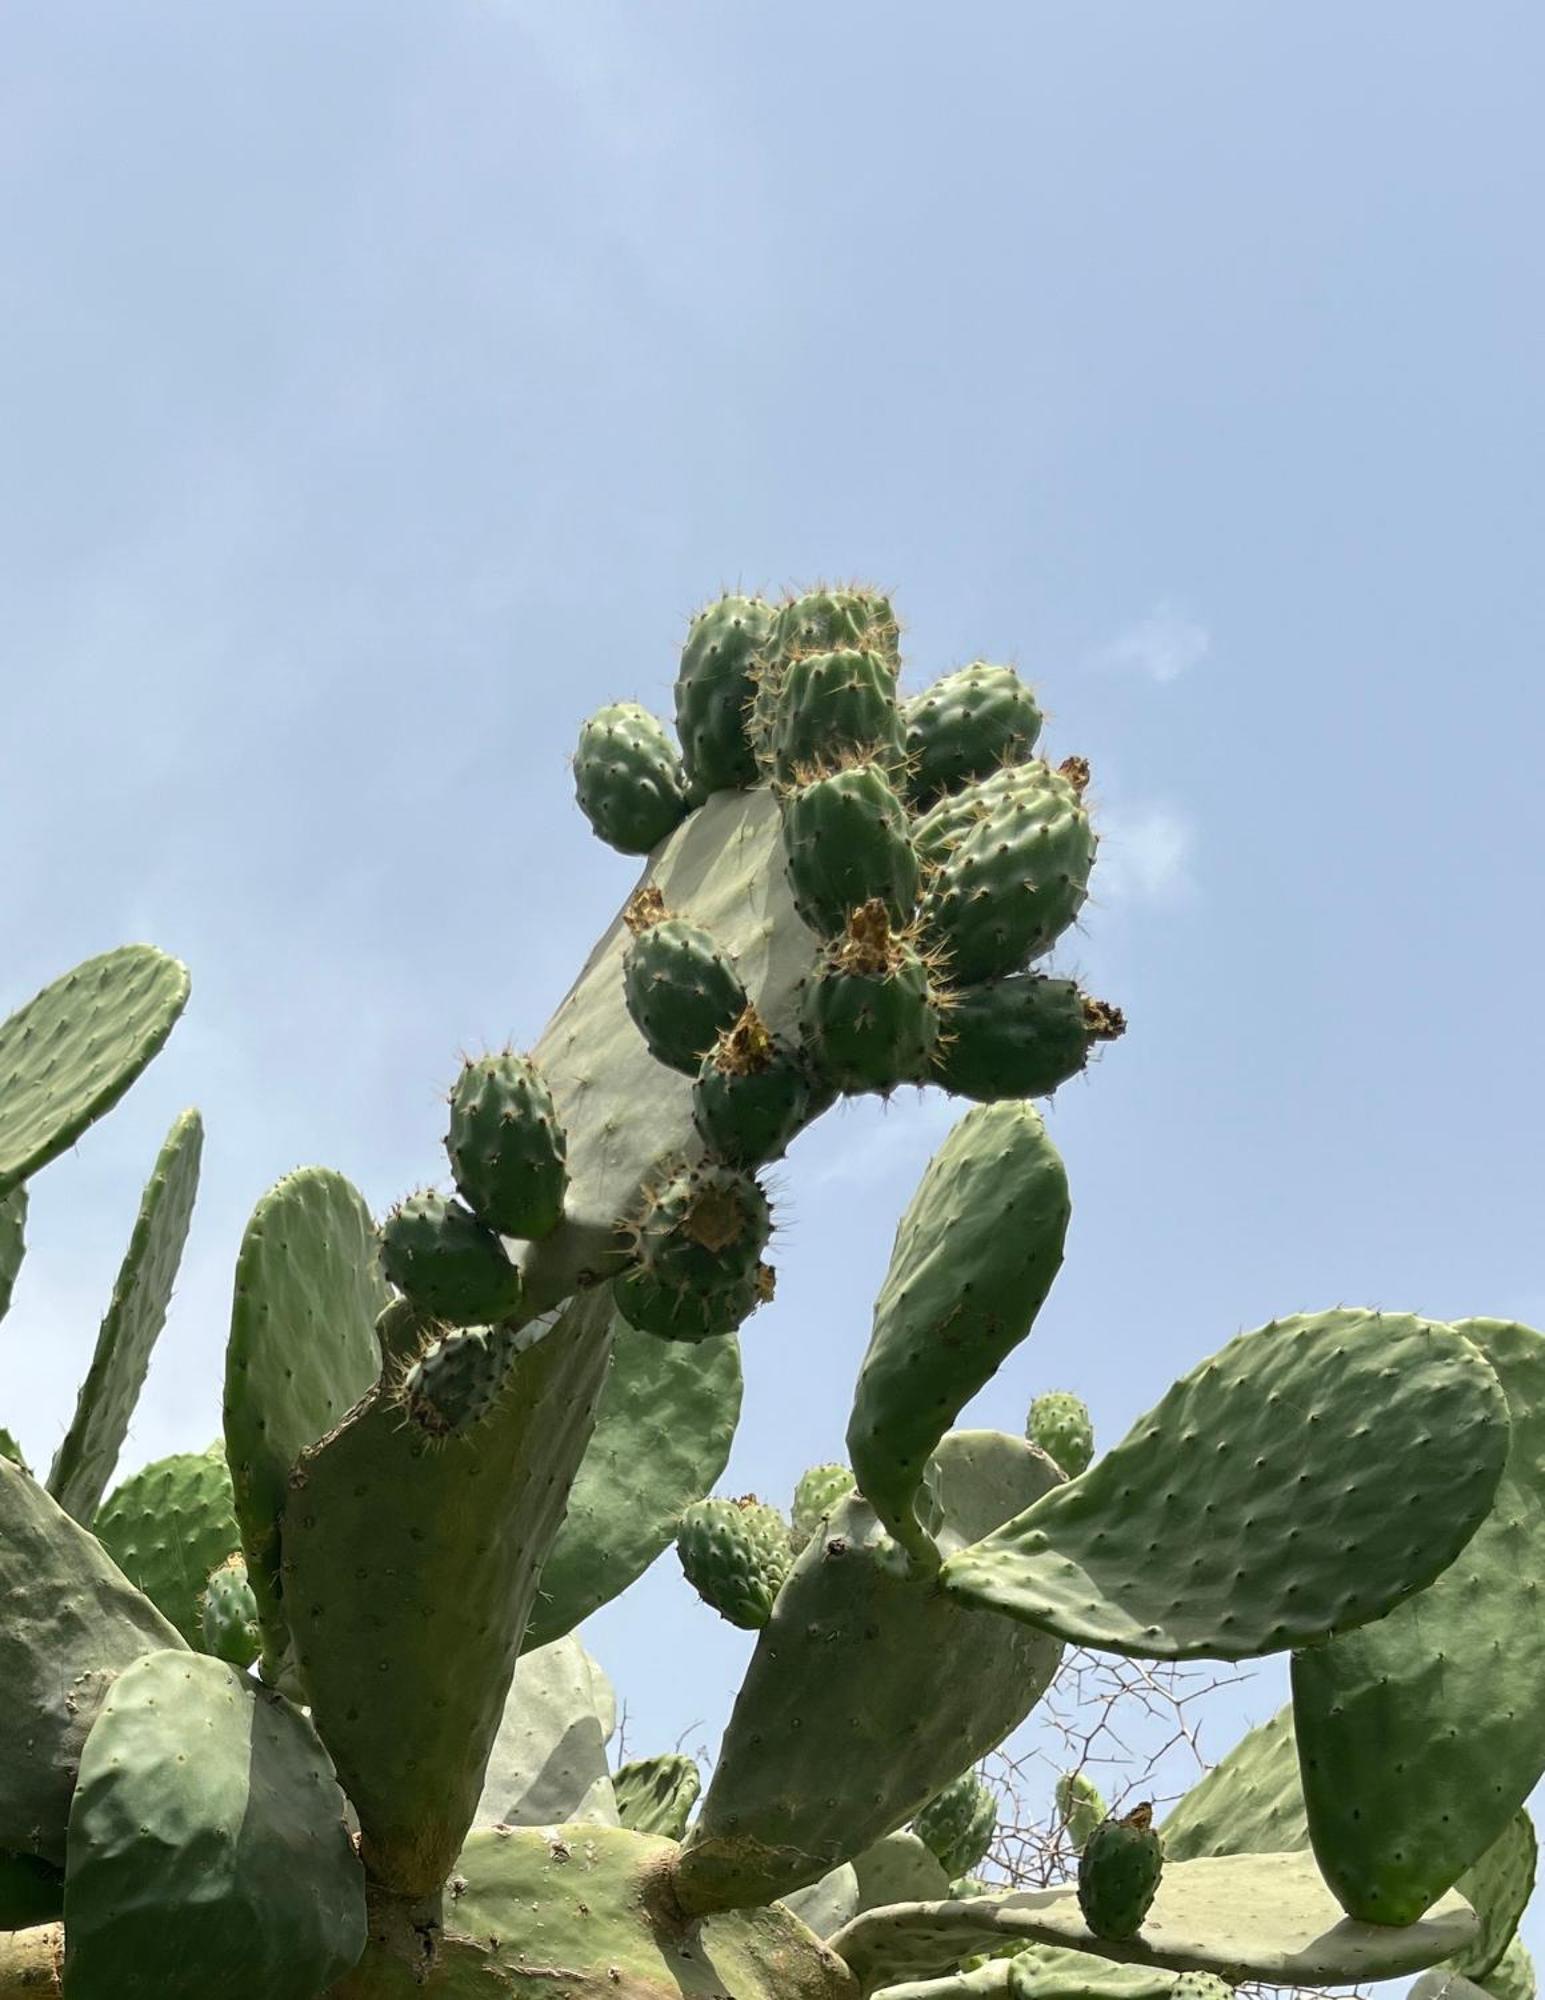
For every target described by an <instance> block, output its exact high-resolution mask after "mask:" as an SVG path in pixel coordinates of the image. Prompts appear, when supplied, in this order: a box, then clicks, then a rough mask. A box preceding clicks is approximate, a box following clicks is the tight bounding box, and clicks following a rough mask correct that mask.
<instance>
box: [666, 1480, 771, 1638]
mask: <svg viewBox="0 0 1545 2000" xmlns="http://www.w3.org/2000/svg"><path fill="white" fill-rule="evenodd" d="M676 1554H677V1555H678V1556H679V1557H680V1559H681V1567H682V1570H683V1572H684V1574H685V1576H686V1579H687V1581H688V1583H690V1584H691V1585H692V1588H693V1589H694V1590H695V1591H696V1592H697V1594H698V1596H699V1597H701V1598H702V1600H703V1602H704V1603H705V1604H708V1605H711V1606H712V1607H713V1609H714V1610H715V1611H717V1612H718V1614H719V1616H720V1617H721V1618H726V1619H728V1620H729V1622H730V1624H732V1625H738V1626H740V1627H741V1629H742V1630H743V1631H746V1632H755V1631H758V1630H760V1628H761V1627H762V1626H763V1625H765V1624H766V1623H767V1621H768V1619H769V1618H770V1617H771V1616H772V1608H773V1600H774V1598H775V1597H776V1596H777V1595H778V1592H779V1590H780V1588H781V1587H782V1584H783V1579H784V1578H785V1577H786V1576H787V1575H788V1573H789V1563H790V1552H789V1531H788V1525H787V1523H786V1522H785V1521H784V1519H783V1516H782V1515H781V1514H780V1513H779V1512H778V1510H777V1508H776V1507H769V1506H766V1505H765V1504H764V1503H763V1502H762V1501H760V1500H758V1499H757V1498H756V1496H755V1495H754V1494H750V1493H748V1494H745V1495H744V1496H743V1497H742V1498H741V1499H739V1500H699V1501H698V1502H697V1503H696V1505H695V1506H691V1507H689V1508H688V1509H687V1511H686V1512H685V1513H684V1514H683V1515H682V1517H681V1525H680V1527H679V1528H678V1529H677V1531H676Z"/></svg>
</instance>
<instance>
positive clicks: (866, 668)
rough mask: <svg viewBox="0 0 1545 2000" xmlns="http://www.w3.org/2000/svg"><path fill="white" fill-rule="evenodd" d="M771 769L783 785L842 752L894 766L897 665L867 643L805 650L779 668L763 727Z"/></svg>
mask: <svg viewBox="0 0 1545 2000" xmlns="http://www.w3.org/2000/svg"><path fill="white" fill-rule="evenodd" d="M768 753H769V760H770V763H771V768H772V775H773V777H774V778H775V779H776V780H777V781H778V782H779V783H780V784H784V785H792V784H794V783H796V782H797V781H798V777H799V773H800V771H801V770H802V769H806V768H808V767H809V766H811V765H814V764H818V763H820V762H821V761H822V760H823V759H826V760H830V759H832V758H836V757H840V756H841V755H843V754H844V753H847V754H849V755H854V756H859V757H871V758H874V759H875V760H877V761H878V762H879V763H882V764H886V765H890V766H893V767H895V768H898V769H899V768H900V766H901V764H902V762H903V758H904V750H903V745H902V730H901V712H900V710H899V709H898V707H897V706H896V670H895V668H894V667H893V666H892V664H891V662H890V661H889V660H887V659H885V658H884V657H883V656H882V655H881V654H879V653H875V652H870V651H867V650H853V651H848V650H844V651H842V652H836V653H805V654H801V655H799V656H798V657H797V658H795V659H792V660H790V661H789V662H788V664H787V665H786V666H785V667H783V668H782V670H781V673H780V675H779V680H778V692H777V700H776V704H775V706H774V708H773V712H772V720H771V725H770V728H769V730H768Z"/></svg>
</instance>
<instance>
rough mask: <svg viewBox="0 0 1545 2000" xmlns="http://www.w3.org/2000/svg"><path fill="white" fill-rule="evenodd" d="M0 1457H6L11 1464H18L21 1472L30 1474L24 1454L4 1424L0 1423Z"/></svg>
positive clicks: (30, 1469)
mask: <svg viewBox="0 0 1545 2000" xmlns="http://www.w3.org/2000/svg"><path fill="white" fill-rule="evenodd" d="M0 1458H8V1459H9V1460H10V1461H11V1463H12V1465H19V1466H20V1467H21V1469H22V1471H23V1472H25V1473H27V1474H28V1476H29V1477H30V1476H31V1471H32V1468H31V1467H30V1466H29V1465H28V1463H27V1460H26V1455H25V1454H24V1453H23V1451H22V1448H21V1446H20V1445H19V1444H18V1443H17V1442H16V1440H15V1438H13V1437H12V1436H11V1433H10V1432H9V1431H8V1430H7V1429H6V1428H5V1426H4V1424H0Z"/></svg>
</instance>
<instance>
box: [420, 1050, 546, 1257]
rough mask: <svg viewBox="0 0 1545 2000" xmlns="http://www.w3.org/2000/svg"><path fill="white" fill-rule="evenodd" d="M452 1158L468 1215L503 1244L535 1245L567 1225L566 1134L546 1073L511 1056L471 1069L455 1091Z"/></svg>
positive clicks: (449, 1136) (448, 1146)
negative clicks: (509, 1239)
mask: <svg viewBox="0 0 1545 2000" xmlns="http://www.w3.org/2000/svg"><path fill="white" fill-rule="evenodd" d="M445 1150H446V1152H447V1153H448V1154H449V1156H450V1162H451V1172H452V1174H453V1175H454V1177H455V1181H456V1186H457V1188H458V1189H459V1191H460V1193H461V1197H462V1199H463V1200H464V1201H465V1202H466V1204H467V1206H468V1208H470V1209H471V1210H472V1213H473V1214H474V1215H475V1216H476V1217H477V1218H478V1220H479V1221H480V1222H484V1223H486V1224H487V1225H488V1227H489V1228H490V1229H497V1230H498V1231H499V1233H500V1234H501V1235H503V1236H522V1237H525V1238H526V1239H527V1240H528V1241H532V1242H534V1241H535V1240H536V1239H537V1238H538V1237H540V1236H546V1235H547V1234H548V1232H549V1231H550V1230H553V1229H556V1228H557V1226H558V1224H559V1222H560V1221H561V1220H562V1217H563V1194H564V1188H565V1187H566V1185H567V1182H568V1172H567V1168H566V1166H565V1152H566V1145H565V1140H564V1133H563V1128H562V1126H560V1124H559V1123H558V1114H557V1112H556V1111H555V1110H554V1108H553V1100H552V1093H551V1092H550V1091H549V1090H548V1088H547V1085H546V1083H545V1082H544V1081H543V1079H542V1074H541V1072H540V1070H538V1069H537V1067H536V1065H535V1064H534V1063H533V1062H531V1061H530V1060H529V1059H528V1058H527V1057H525V1056H519V1055H516V1054H515V1053H514V1052H513V1051H512V1050H510V1049H506V1050H505V1051H504V1052H503V1054H502V1055H495V1056H483V1057H481V1058H480V1059H479V1060H478V1061H476V1062H469V1063H467V1064H466V1065H465V1066H464V1067H463V1069H462V1072H461V1075H460V1076H459V1077H457V1079H456V1083H455V1087H454V1088H453V1089H452V1091H451V1122H450V1130H449V1131H448V1132H447V1133H446V1135H445Z"/></svg>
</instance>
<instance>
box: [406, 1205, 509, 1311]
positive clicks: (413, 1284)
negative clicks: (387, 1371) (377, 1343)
mask: <svg viewBox="0 0 1545 2000" xmlns="http://www.w3.org/2000/svg"><path fill="white" fill-rule="evenodd" d="M381 1264H382V1268H383V1269H384V1270H385V1272H386V1275H387V1277H388V1278H389V1279H390V1280H391V1282H392V1283H393V1284H394V1285H395V1286H396V1287H397V1289H398V1291H400V1292H401V1293H402V1294H403V1295H404V1297H406V1298H407V1300H408V1301H409V1303H410V1304H411V1305H414V1306H416V1307H417V1308H418V1309H419V1311H420V1312H423V1313H427V1314H428V1315H429V1317H430V1318H431V1319H439V1320H444V1321H445V1322H446V1324H447V1325H449V1326H477V1325H481V1324H486V1323H488V1322H489V1321H492V1320H501V1319H508V1318H510V1316H511V1315H512V1314H514V1313H515V1312H517V1311H518V1310H519V1307H520V1293H521V1287H520V1272H519V1271H518V1270H517V1269H516V1268H515V1266H514V1265H513V1264H512V1263H511V1262H510V1260H509V1258H508V1257H507V1256H506V1255H505V1253H504V1246H503V1244H502V1243H501V1242H500V1241H499V1239H498V1237H497V1236H495V1234H494V1233H493V1231H492V1230H491V1229H489V1228H486V1227H485V1226H484V1224H483V1223H481V1222H479V1221H478V1219H477V1217H476V1216H475V1215H474V1214H473V1213H472V1211H471V1210H470V1209H468V1208H463V1207H462V1205H461V1203H460V1202H459V1201H449V1200H447V1199H446V1197H445V1196H444V1195H443V1194H436V1193H435V1192H434V1191H433V1189H428V1188H426V1189H425V1190H423V1192H421V1193H419V1194H413V1195H409V1196H408V1198H407V1200H406V1201H404V1202H400V1203H399V1204H398V1206H397V1207H396V1208H394V1209H393V1210H392V1212H391V1214H390V1215H389V1216H388V1217H387V1218H386V1220H385V1222H384V1223H383V1224H382V1225H381Z"/></svg>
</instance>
